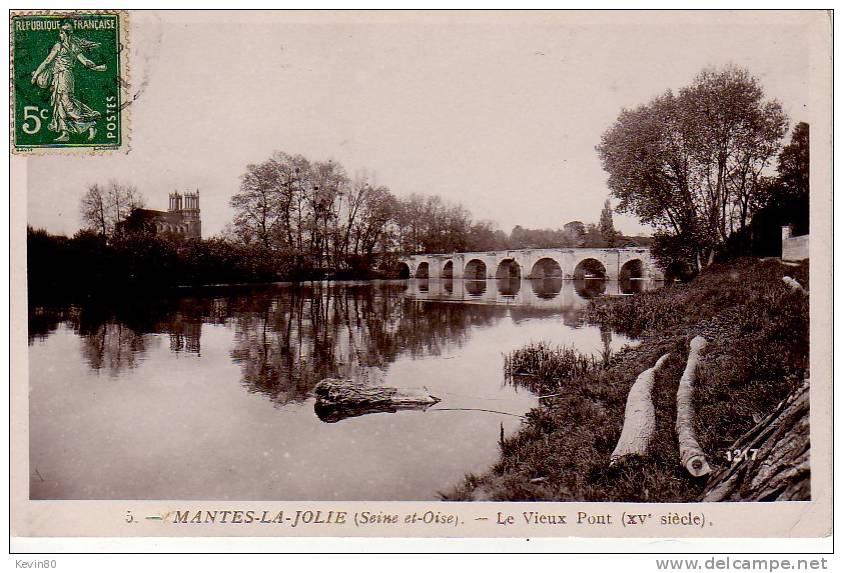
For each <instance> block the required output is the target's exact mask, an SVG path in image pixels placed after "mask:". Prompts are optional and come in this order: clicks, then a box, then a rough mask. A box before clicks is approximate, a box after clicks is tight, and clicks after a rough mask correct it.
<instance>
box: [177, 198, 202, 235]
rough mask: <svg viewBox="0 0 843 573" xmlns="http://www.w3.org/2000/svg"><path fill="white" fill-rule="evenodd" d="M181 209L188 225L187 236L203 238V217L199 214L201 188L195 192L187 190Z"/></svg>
mask: <svg viewBox="0 0 843 573" xmlns="http://www.w3.org/2000/svg"><path fill="white" fill-rule="evenodd" d="M180 211H181V215H182V219H183V220H184V224H185V225H186V226H187V232H186V233H185V237H188V238H191V239H201V238H202V219H201V218H200V214H199V189H196V192H195V193H190V192H185V194H184V196H183V203H182V204H181V205H180Z"/></svg>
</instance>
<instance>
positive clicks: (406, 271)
mask: <svg viewBox="0 0 843 573" xmlns="http://www.w3.org/2000/svg"><path fill="white" fill-rule="evenodd" d="M397 273H398V278H399V279H408V278H410V265H408V264H407V263H405V262H403V261H401V262H399V263H398V269H397Z"/></svg>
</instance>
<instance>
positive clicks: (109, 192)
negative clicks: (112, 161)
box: [79, 180, 145, 239]
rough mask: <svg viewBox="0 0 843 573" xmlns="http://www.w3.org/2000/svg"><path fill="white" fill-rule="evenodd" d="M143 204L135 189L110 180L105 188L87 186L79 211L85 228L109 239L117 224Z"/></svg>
mask: <svg viewBox="0 0 843 573" xmlns="http://www.w3.org/2000/svg"><path fill="white" fill-rule="evenodd" d="M144 203H145V201H144V199H143V196H142V195H141V194H140V193H138V190H137V188H136V187H134V186H133V185H124V184H121V183H118V182H117V181H114V180H112V181H109V182H108V184H107V185H105V186H102V185H100V184H98V183H95V184H93V185H91V186H89V187H88V191H87V192H86V193H85V195H84V196H83V197H82V200H81V202H80V206H79V211H80V213H81V215H82V224H83V225H84V226H85V228H87V229H90V230H92V231H94V232H96V233H97V234H99V235H100V236H101V237H105V238H107V239H110V238H111V237H112V236H113V235H114V232H115V231H116V230H117V228H118V226H119V224H120V223H122V222H123V221H125V220H126V218H127V217H128V216H129V215H130V214H131V213H132V211H133V210H134V209H139V208H141V207H143V206H144Z"/></svg>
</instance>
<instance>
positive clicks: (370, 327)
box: [29, 279, 648, 501]
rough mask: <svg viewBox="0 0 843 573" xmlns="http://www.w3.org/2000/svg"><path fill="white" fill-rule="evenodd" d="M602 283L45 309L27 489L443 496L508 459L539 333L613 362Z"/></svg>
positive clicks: (112, 493)
mask: <svg viewBox="0 0 843 573" xmlns="http://www.w3.org/2000/svg"><path fill="white" fill-rule="evenodd" d="M630 288H633V289H635V290H638V289H641V288H648V285H647V284H646V283H643V282H640V283H637V284H633V285H632V287H630V286H629V285H627V286H626V287H624V286H623V285H618V284H617V283H611V282H604V281H589V280H585V281H562V280H559V279H548V280H544V281H530V280H519V279H515V280H488V281H462V280H447V281H446V280H439V281H437V280H430V281H427V280H417V279H414V280H409V281H394V282H393V281H385V282H359V283H355V282H338V283H308V284H304V285H297V286H294V285H272V286H267V287H250V288H235V287H229V288H218V289H206V290H203V291H201V292H196V291H192V292H190V293H185V294H184V296H180V297H172V298H167V299H156V300H155V302H142V301H134V302H132V303H131V304H128V303H127V304H123V305H119V306H111V307H98V306H81V307H80V306H67V307H58V308H56V307H53V308H49V309H47V308H38V307H36V308H33V309H31V311H30V319H29V343H30V347H29V369H30V395H29V399H30V412H29V413H30V425H29V429H30V468H29V469H30V472H29V473H30V497H31V498H32V499H206V500H228V499H231V500H235V499H236V500H349V501H350V500H430V499H436V498H437V492H439V491H445V490H448V489H449V488H450V487H451V486H453V485H455V484H457V483H458V482H459V481H460V480H461V479H462V476H463V475H464V474H465V473H467V472H475V473H479V472H483V471H485V470H488V469H489V468H490V467H491V466H492V465H493V464H494V463H495V461H496V460H497V458H498V439H499V436H500V433H501V431H503V432H504V433H505V434H506V435H510V434H512V433H513V432H515V431H516V430H517V429H518V427H519V425H520V424H521V418H520V417H519V416H520V415H523V414H525V413H526V412H527V411H529V410H530V409H531V408H532V407H534V406H535V405H536V404H537V399H536V397H535V396H534V395H533V394H531V393H530V392H529V391H527V390H525V389H524V388H519V387H514V386H512V385H510V384H507V382H506V381H505V378H504V373H503V357H504V354H505V353H507V352H510V351H512V350H515V349H517V348H520V347H522V346H523V345H525V344H527V343H529V342H530V341H540V340H543V341H547V342H549V343H551V344H554V345H555V344H560V345H568V346H571V345H572V346H574V347H576V348H577V349H579V350H580V351H582V352H584V353H592V354H595V355H599V353H600V352H601V350H602V349H603V348H604V346H605V345H609V346H611V348H612V349H614V350H617V349H618V348H620V347H621V346H622V345H623V344H625V343H627V342H628V341H627V340H626V339H624V338H623V337H621V336H618V335H613V334H611V333H609V332H606V331H603V332H601V331H600V329H598V328H596V327H594V326H589V325H586V324H584V322H583V319H582V313H583V310H584V308H585V305H586V304H587V298H589V297H591V296H595V295H597V294H601V293H604V294H623V293H624V292H626V291H629V290H630ZM325 377H348V378H353V379H355V380H364V381H369V382H371V383H374V384H380V385H385V386H396V387H426V388H427V389H428V390H429V391H430V393H431V394H433V395H435V396H437V397H439V398H441V399H442V401H441V402H440V403H438V404H436V405H435V406H433V407H431V408H429V409H427V410H426V411H399V412H394V413H383V412H382V413H372V414H367V415H360V416H356V417H349V418H345V419H339V420H336V419H328V420H326V421H323V420H322V419H320V417H319V416H318V415H317V413H316V412H315V410H314V402H315V400H314V397H313V396H312V390H313V387H314V386H315V384H316V383H317V382H319V381H320V380H321V379H323V378H325Z"/></svg>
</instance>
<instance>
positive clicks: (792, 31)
mask: <svg viewBox="0 0 843 573" xmlns="http://www.w3.org/2000/svg"><path fill="white" fill-rule="evenodd" d="M9 25H10V27H9V30H10V60H9V61H10V98H11V107H10V137H11V155H10V162H11V163H10V165H11V181H12V183H11V209H12V213H11V241H12V244H13V245H15V249H14V250H13V252H12V276H11V279H12V299H11V305H12V308H11V316H12V317H13V323H12V330H11V333H12V334H11V336H12V340H11V345H12V351H11V359H12V372H11V412H10V416H11V428H12V442H11V448H12V451H11V453H12V458H11V460H12V466H11V482H12V489H11V512H12V514H11V518H12V536H13V549H14V548H18V549H21V550H37V548H38V547H41V546H39V545H38V544H39V542H43V543H47V542H48V541H49V539H50V538H57V537H61V538H95V537H114V538H147V537H155V538H167V537H169V538H194V537H238V538H239V537H251V538H260V537H296V538H357V537H378V538H451V539H474V538H487V539H488V538H500V539H522V540H526V539H542V538H554V539H558V540H559V544H558V545H554V546H552V548H556V549H558V550H566V549H568V550H569V549H571V547H573V546H572V545H571V540H576V539H583V538H645V539H653V538H671V539H683V538H716V539H726V538H758V539H771V538H817V539H822V538H828V537H829V536H830V535H831V532H832V530H831V527H832V523H831V499H832V482H831V468H832V465H831V462H832V455H831V424H832V402H831V388H832V370H831V360H832V347H831V334H832V330H831V329H832V322H831V279H832V264H831V238H832V218H831V198H832V193H831V167H832V157H831V127H832V125H831V110H832V107H831V38H832V16H831V14H830V13H829V12H825V11H788V12H778V11H664V12H661V11H647V12H635V11H632V12H614V11H559V12H542V11H539V12H522V11H511V12H506V11H504V12H484V11H476V12H471V11H455V12H447V11H441V12H440V11H436V12H428V11H401V12H386V11H361V12H342V11H325V12H317V11H314V12H311V11H293V12H288V11H237V10H234V11H225V12H217V11H202V10H198V11H143V10H141V11H127V12H124V11H117V10H113V11H109V10H104V11H78V12H74V11H66V12H23V11H21V12H12V13H11V14H10V21H9ZM129 114H131V140H132V141H131V147H130V146H129V142H128V136H129ZM69 152H72V153H69ZM106 152H108V153H106ZM565 540H567V541H565ZM543 547H544V548H545V549H547V547H548V546H547V545H544V546H543ZM526 550H529V549H526Z"/></svg>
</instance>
